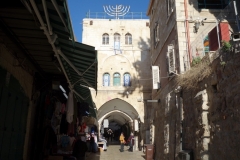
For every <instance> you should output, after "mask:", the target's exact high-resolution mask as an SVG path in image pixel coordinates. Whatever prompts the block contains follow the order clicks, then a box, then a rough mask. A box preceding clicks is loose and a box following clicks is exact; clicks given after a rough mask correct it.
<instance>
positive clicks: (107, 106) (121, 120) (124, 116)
mask: <svg viewBox="0 0 240 160" xmlns="http://www.w3.org/2000/svg"><path fill="white" fill-rule="evenodd" d="M97 117H98V127H99V131H101V127H102V125H103V120H104V119H108V121H109V128H112V129H113V130H114V129H120V128H121V127H125V128H126V130H125V131H126V136H129V134H130V132H134V131H135V129H136V126H138V124H135V123H139V120H140V119H139V114H138V112H137V110H136V109H135V108H134V107H133V106H132V105H131V104H129V103H128V102H126V101H124V100H121V99H119V98H115V99H112V100H110V101H108V102H106V103H104V104H103V105H102V106H101V107H100V108H99V109H98V114H97ZM136 141H137V140H136ZM135 147H137V143H136V146H135Z"/></svg>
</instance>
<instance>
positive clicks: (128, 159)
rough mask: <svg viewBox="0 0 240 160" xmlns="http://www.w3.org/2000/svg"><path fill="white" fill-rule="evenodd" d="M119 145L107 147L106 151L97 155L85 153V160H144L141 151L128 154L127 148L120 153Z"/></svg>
mask: <svg viewBox="0 0 240 160" xmlns="http://www.w3.org/2000/svg"><path fill="white" fill-rule="evenodd" d="M119 149H120V145H109V146H108V149H107V151H102V152H100V153H99V152H98V153H90V152H87V157H86V160H144V159H145V158H144V153H143V152H142V151H133V152H128V151H127V149H128V146H125V147H124V152H120V151H119Z"/></svg>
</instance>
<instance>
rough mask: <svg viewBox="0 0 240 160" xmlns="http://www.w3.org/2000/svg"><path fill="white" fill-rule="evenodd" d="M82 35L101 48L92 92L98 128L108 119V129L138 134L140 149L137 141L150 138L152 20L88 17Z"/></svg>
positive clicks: (84, 22)
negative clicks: (95, 85) (96, 89)
mask: <svg viewBox="0 0 240 160" xmlns="http://www.w3.org/2000/svg"><path fill="white" fill-rule="evenodd" d="M82 35H83V36H82V42H83V43H85V44H89V45H92V46H95V47H96V50H97V51H98V84H97V87H98V91H97V93H96V92H95V91H93V92H92V97H93V101H94V102H95V105H96V109H97V119H98V124H99V131H101V127H102V125H103V120H104V119H108V121H109V128H112V129H114V130H117V129H119V128H120V127H121V128H122V130H123V131H125V134H126V135H125V136H126V137H127V136H129V133H130V132H134V133H135V137H138V138H136V144H137V145H136V146H135V147H136V149H137V147H138V143H139V144H143V143H146V141H149V134H148V133H149V127H148V118H149V113H148V112H147V108H148V107H151V105H149V104H147V102H146V99H150V98H151V88H152V79H151V70H150V69H151V61H150V52H149V45H150V37H149V36H150V33H149V20H148V19H139V18H138V19H134V17H133V19H112V18H111V19H103V18H93V19H92V18H85V19H83V34H82ZM124 126H125V128H124ZM146 134H147V135H148V136H146ZM146 137H147V138H146Z"/></svg>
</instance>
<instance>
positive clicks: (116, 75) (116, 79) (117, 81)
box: [113, 73, 121, 86]
mask: <svg viewBox="0 0 240 160" xmlns="http://www.w3.org/2000/svg"><path fill="white" fill-rule="evenodd" d="M120 83H121V81H120V74H119V73H114V74H113V85H114V86H120V85H121V84H120Z"/></svg>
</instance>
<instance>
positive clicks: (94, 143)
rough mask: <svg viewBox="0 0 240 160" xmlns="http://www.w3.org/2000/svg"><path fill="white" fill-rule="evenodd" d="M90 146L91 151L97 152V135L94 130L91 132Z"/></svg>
mask: <svg viewBox="0 0 240 160" xmlns="http://www.w3.org/2000/svg"><path fill="white" fill-rule="evenodd" d="M90 148H91V152H93V153H96V152H97V136H96V135H95V134H94V132H93V133H92V134H91V138H90Z"/></svg>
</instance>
